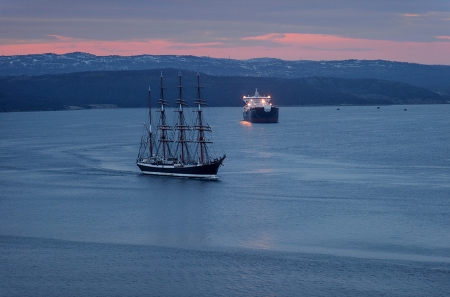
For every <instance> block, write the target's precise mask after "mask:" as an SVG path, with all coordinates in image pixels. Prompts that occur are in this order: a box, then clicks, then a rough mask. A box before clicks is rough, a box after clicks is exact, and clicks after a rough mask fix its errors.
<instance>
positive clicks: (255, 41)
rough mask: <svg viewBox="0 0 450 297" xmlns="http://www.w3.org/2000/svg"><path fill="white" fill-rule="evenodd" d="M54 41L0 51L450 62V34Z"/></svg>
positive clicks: (0, 46) (2, 43) (0, 45)
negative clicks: (429, 37) (428, 37)
mask: <svg viewBox="0 0 450 297" xmlns="http://www.w3.org/2000/svg"><path fill="white" fill-rule="evenodd" d="M49 36H51V37H54V38H55V40H52V41H48V40H40V41H34V42H33V41H31V42H30V41H16V42H15V43H12V42H11V41H9V40H8V41H7V40H0V55H25V54H38V53H56V54H63V53H68V52H75V51H81V52H88V53H92V54H95V55H123V56H128V55H140V54H151V55H194V56H211V57H218V58H228V57H231V58H233V59H250V58H258V57H273V58H280V59H285V60H301V59H303V60H343V59H367V60H371V59H384V60H392V61H404V62H415V63H424V64H447V65H450V56H449V55H448V53H449V52H450V42H445V41H446V40H449V39H450V36H437V37H436V38H437V39H439V40H436V41H435V42H400V41H390V40H369V39H356V38H347V37H340V36H335V35H325V34H295V33H285V34H279V33H272V34H266V35H261V36H250V37H246V38H242V39H241V40H239V41H238V42H236V43H232V42H231V40H220V41H218V42H209V43H183V42H173V41H168V40H163V39H155V40H118V41H104V40H80V39H73V38H70V37H65V36H59V35H49Z"/></svg>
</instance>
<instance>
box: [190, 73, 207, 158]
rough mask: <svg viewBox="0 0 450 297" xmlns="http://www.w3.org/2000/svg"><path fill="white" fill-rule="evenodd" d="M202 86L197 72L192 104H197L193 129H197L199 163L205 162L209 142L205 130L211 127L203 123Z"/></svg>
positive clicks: (204, 103)
mask: <svg viewBox="0 0 450 297" xmlns="http://www.w3.org/2000/svg"><path fill="white" fill-rule="evenodd" d="M201 88H203V87H202V86H200V74H198V73H197V99H196V100H195V101H194V104H195V105H197V110H195V112H197V120H196V124H195V126H194V129H195V130H197V131H198V138H197V140H196V142H197V143H198V145H199V148H200V163H202V164H203V163H205V154H206V153H207V146H206V144H207V143H211V142H210V141H207V140H206V139H205V133H204V132H205V131H211V127H209V125H206V126H205V125H203V116H202V106H203V105H207V104H206V101H205V100H202V99H201V97H200V89H201Z"/></svg>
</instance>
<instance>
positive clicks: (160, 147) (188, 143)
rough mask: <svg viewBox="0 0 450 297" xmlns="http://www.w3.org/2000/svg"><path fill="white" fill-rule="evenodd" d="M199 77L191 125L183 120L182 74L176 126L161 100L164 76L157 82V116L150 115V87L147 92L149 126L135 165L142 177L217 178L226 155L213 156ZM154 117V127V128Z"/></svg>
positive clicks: (185, 105) (185, 106)
mask: <svg viewBox="0 0 450 297" xmlns="http://www.w3.org/2000/svg"><path fill="white" fill-rule="evenodd" d="M201 88H202V86H200V76H199V75H198V74H197V99H195V100H194V106H195V108H193V110H192V111H193V112H192V114H193V115H194V118H195V119H194V121H193V124H192V125H190V124H189V123H188V122H187V121H186V119H185V109H187V106H188V104H187V102H186V100H184V99H183V97H182V95H183V86H182V84H181V73H180V74H179V86H178V90H179V96H178V99H176V100H175V104H176V108H173V109H172V110H173V111H174V112H176V123H175V124H174V125H171V124H170V123H169V121H168V119H167V111H169V110H171V108H169V103H168V101H167V100H166V99H165V97H164V89H165V88H164V86H163V76H162V73H161V79H160V97H159V100H158V106H157V109H156V114H157V115H158V116H157V117H154V116H153V115H152V106H151V100H150V93H151V90H150V87H149V90H148V116H149V119H148V123H146V124H145V125H144V126H145V133H144V135H143V136H142V138H141V145H140V148H139V154H138V157H137V160H136V165H137V166H138V167H139V169H140V170H141V171H142V173H144V174H151V175H165V176H176V177H191V178H205V179H217V172H218V170H219V167H220V166H221V165H222V162H223V160H224V159H225V157H226V155H225V154H223V155H221V156H219V157H216V156H214V155H215V154H214V150H213V147H212V141H210V140H209V139H208V137H207V135H208V133H210V132H212V131H211V127H210V126H209V125H208V124H205V120H204V118H203V113H202V112H203V110H202V107H203V106H205V105H207V104H206V101H205V100H203V99H201V96H200V90H201ZM153 118H155V119H156V123H157V124H156V125H153V122H152V121H153Z"/></svg>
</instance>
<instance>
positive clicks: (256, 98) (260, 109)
mask: <svg viewBox="0 0 450 297" xmlns="http://www.w3.org/2000/svg"><path fill="white" fill-rule="evenodd" d="M242 99H243V100H244V102H245V106H244V111H243V118H244V121H248V122H251V123H278V107H275V106H273V105H272V103H271V102H270V100H271V98H270V96H261V95H260V94H259V93H258V89H256V90H255V94H254V95H253V96H244V97H243V98H242Z"/></svg>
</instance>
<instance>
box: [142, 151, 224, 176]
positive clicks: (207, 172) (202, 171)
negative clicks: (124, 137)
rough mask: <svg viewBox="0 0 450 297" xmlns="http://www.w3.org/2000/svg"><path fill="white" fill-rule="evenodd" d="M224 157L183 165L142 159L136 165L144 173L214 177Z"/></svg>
mask: <svg viewBox="0 0 450 297" xmlns="http://www.w3.org/2000/svg"><path fill="white" fill-rule="evenodd" d="M224 159H225V156H223V157H222V158H221V159H217V160H215V161H214V162H211V163H206V164H197V165H184V166H175V165H157V164H151V163H146V162H142V161H141V162H139V161H138V162H137V163H136V165H137V166H138V167H139V169H141V171H142V173H144V174H151V175H163V176H177V177H189V178H206V179H216V178H217V172H218V170H219V167H220V165H222V161H223V160H224Z"/></svg>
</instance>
